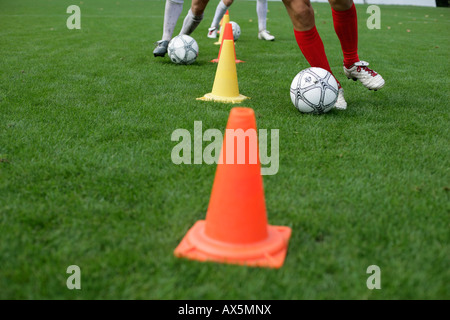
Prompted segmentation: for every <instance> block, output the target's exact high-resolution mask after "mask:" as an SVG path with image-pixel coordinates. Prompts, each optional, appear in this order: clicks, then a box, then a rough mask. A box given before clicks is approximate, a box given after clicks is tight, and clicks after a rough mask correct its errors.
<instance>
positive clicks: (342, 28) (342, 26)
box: [328, 0, 384, 90]
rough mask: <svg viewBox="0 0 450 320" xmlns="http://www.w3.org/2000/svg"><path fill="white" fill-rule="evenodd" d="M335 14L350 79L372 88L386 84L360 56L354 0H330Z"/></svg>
mask: <svg viewBox="0 0 450 320" xmlns="http://www.w3.org/2000/svg"><path fill="white" fill-rule="evenodd" d="M328 2H329V3H330V5H331V11H332V14H333V24H334V30H335V31H336V34H337V36H338V38H339V41H340V42H341V47H342V52H343V54H344V73H345V75H346V76H347V78H349V79H353V80H355V81H356V80H359V81H361V83H362V84H363V85H364V86H365V87H367V88H368V89H370V90H372V89H373V90H378V89H381V88H382V87H383V86H384V79H383V78H382V77H381V75H379V74H377V73H376V72H375V71H373V70H371V69H369V68H368V66H369V63H367V62H365V61H360V60H359V57H358V18H357V15H356V8H355V4H354V3H353V0H328Z"/></svg>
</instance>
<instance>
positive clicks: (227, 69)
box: [197, 23, 248, 103]
mask: <svg viewBox="0 0 450 320" xmlns="http://www.w3.org/2000/svg"><path fill="white" fill-rule="evenodd" d="M225 28H226V29H230V28H231V24H230V23H227V24H226V25H225ZM227 32H229V31H227ZM235 60H236V53H235V51H234V41H233V40H228V39H224V40H223V44H222V50H221V53H220V59H219V64H218V65H217V71H216V77H215V79H214V85H213V88H212V92H210V93H207V94H205V95H204V96H203V97H201V98H197V100H204V101H218V102H225V103H238V102H241V101H243V100H245V99H247V98H248V97H246V96H244V95H242V94H239V86H238V80H237V71H236V62H235Z"/></svg>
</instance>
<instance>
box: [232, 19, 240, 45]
mask: <svg viewBox="0 0 450 320" xmlns="http://www.w3.org/2000/svg"><path fill="white" fill-rule="evenodd" d="M230 23H231V27H232V28H233V38H234V41H236V40H237V39H239V36H240V35H241V27H239V25H238V24H237V23H236V22H234V21H230Z"/></svg>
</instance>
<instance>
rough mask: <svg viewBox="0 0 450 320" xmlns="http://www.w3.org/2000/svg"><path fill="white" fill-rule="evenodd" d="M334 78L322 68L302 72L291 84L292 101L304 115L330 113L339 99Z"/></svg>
mask: <svg viewBox="0 0 450 320" xmlns="http://www.w3.org/2000/svg"><path fill="white" fill-rule="evenodd" d="M338 90H339V89H338V84H337V81H336V79H335V78H334V76H333V75H332V74H331V73H329V72H328V71H327V70H325V69H322V68H308V69H305V70H302V71H300V72H299V73H298V74H297V75H296V76H295V78H294V80H292V83H291V101H292V103H293V104H294V106H295V107H296V108H297V109H298V110H299V111H300V112H303V113H313V114H322V113H326V112H328V111H330V110H331V109H332V108H333V107H334V104H335V103H336V100H337V98H338Z"/></svg>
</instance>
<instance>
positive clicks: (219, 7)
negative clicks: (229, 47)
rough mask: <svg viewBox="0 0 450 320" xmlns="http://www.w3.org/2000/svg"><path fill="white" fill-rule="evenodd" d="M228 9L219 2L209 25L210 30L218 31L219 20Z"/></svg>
mask: <svg viewBox="0 0 450 320" xmlns="http://www.w3.org/2000/svg"><path fill="white" fill-rule="evenodd" d="M227 10H228V7H227V6H226V5H225V3H223V1H222V0H220V1H219V4H218V5H217V8H216V13H215V14H214V19H213V21H212V23H211V28H216V29H219V27H220V20H221V19H222V18H223V16H224V14H225V13H226V12H227Z"/></svg>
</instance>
